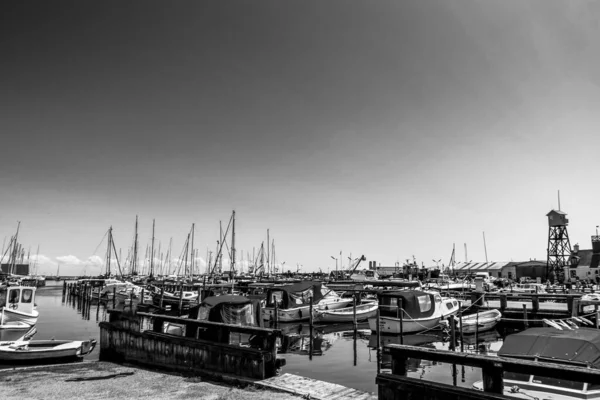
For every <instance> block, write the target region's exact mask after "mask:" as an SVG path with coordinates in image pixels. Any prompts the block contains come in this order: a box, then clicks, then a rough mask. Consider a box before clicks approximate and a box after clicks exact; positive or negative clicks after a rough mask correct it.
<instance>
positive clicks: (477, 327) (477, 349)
mask: <svg viewBox="0 0 600 400" xmlns="http://www.w3.org/2000/svg"><path fill="white" fill-rule="evenodd" d="M523 305H525V304H523ZM478 343H479V311H477V314H475V349H476V350H475V352H476V353H479V345H478Z"/></svg>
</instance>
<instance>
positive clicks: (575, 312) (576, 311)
mask: <svg viewBox="0 0 600 400" xmlns="http://www.w3.org/2000/svg"><path fill="white" fill-rule="evenodd" d="M571 316H572V317H578V316H579V299H573V308H572V309H571Z"/></svg>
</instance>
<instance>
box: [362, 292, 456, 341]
mask: <svg viewBox="0 0 600 400" xmlns="http://www.w3.org/2000/svg"><path fill="white" fill-rule="evenodd" d="M378 300H379V313H380V318H379V326H377V318H369V328H370V329H371V330H372V331H374V332H376V331H380V332H382V333H392V334H400V333H403V334H404V333H415V332H422V331H426V330H429V329H434V328H437V327H438V326H439V327H440V328H441V325H442V321H444V320H445V319H447V318H449V317H452V316H453V315H455V314H456V313H457V312H458V310H459V305H458V301H457V300H456V299H454V298H450V297H442V296H441V295H440V294H439V293H438V292H436V291H422V290H398V291H391V292H383V293H381V294H380V295H379V299H378Z"/></svg>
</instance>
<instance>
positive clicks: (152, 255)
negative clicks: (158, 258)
mask: <svg viewBox="0 0 600 400" xmlns="http://www.w3.org/2000/svg"><path fill="white" fill-rule="evenodd" d="M153 276H154V218H153V219H152V250H151V251H150V277H153Z"/></svg>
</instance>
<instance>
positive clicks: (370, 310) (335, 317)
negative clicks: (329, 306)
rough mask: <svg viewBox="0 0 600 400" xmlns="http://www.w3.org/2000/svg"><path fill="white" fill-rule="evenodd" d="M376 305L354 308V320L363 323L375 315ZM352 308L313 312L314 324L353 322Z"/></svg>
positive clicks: (369, 304) (370, 304)
mask: <svg viewBox="0 0 600 400" xmlns="http://www.w3.org/2000/svg"><path fill="white" fill-rule="evenodd" d="M377 308H379V306H378V305H377V303H367V304H361V305H357V306H356V320H357V321H364V320H366V319H369V318H371V317H374V316H375V315H376V314H377ZM354 315H355V314H354V306H350V307H344V308H338V309H335V310H320V309H315V310H314V316H313V318H314V321H316V322H352V321H354Z"/></svg>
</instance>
